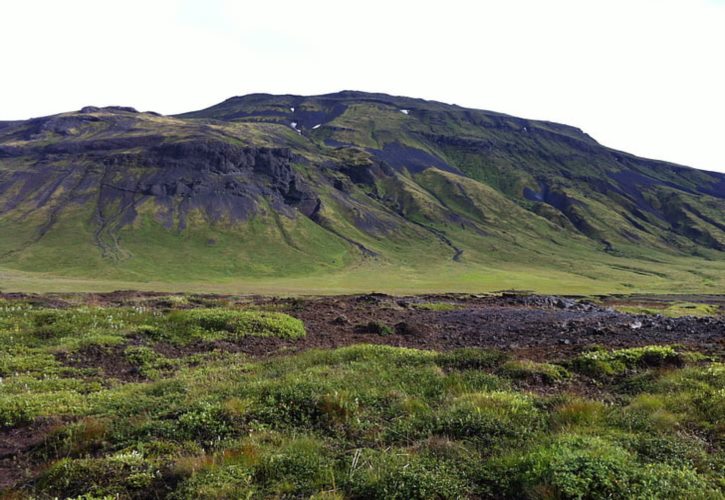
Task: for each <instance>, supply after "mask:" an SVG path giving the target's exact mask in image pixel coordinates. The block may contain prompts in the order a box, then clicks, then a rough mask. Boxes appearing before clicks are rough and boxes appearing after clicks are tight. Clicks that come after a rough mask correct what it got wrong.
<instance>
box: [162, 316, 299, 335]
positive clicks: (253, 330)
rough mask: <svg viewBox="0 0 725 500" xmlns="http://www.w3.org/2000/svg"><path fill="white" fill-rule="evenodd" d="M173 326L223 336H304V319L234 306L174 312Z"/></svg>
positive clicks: (190, 331) (194, 332)
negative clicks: (237, 308)
mask: <svg viewBox="0 0 725 500" xmlns="http://www.w3.org/2000/svg"><path fill="white" fill-rule="evenodd" d="M168 322H169V323H170V325H169V327H170V328H176V329H177V330H180V331H178V332H177V336H178V334H184V333H185V334H192V335H193V334H197V335H198V334H202V336H203V333H204V332H208V333H218V334H222V335H223V336H229V335H230V334H231V335H233V336H246V335H249V336H254V337H280V338H289V339H295V338H300V337H304V336H305V334H306V332H305V327H304V324H303V323H302V321H300V320H298V319H297V318H293V317H292V316H289V315H287V314H284V313H279V312H269V311H250V310H243V311H242V310H235V309H190V310H181V311H173V312H171V313H170V314H169V316H168Z"/></svg>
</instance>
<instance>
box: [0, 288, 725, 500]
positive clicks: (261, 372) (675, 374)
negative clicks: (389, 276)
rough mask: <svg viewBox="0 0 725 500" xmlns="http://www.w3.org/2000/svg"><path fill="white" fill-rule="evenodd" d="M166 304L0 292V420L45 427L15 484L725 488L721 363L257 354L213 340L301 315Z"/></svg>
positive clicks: (468, 352)
mask: <svg viewBox="0 0 725 500" xmlns="http://www.w3.org/2000/svg"><path fill="white" fill-rule="evenodd" d="M155 300H157V304H165V305H169V304H172V303H175V304H172V305H173V306H174V307H172V308H170V309H167V308H166V307H163V308H154V307H149V306H146V305H142V304H143V302H139V305H138V306H136V307H117V308H114V307H89V306H79V307H73V308H68V309H49V308H37V307H34V306H32V305H31V304H30V303H24V302H22V301H13V302H12V303H10V302H5V303H2V304H0V350H1V354H2V355H1V356H0V377H2V382H1V383H0V427H1V429H0V432H6V431H11V430H12V429H20V430H22V429H25V428H26V427H27V426H30V427H27V428H32V429H35V430H34V431H33V434H36V435H37V437H36V436H34V438H33V440H32V442H31V441H28V444H27V446H26V447H23V445H22V443H20V444H19V445H18V446H20V447H19V448H18V449H19V450H20V451H21V452H22V454H23V456H25V457H27V459H28V460H29V462H28V464H30V465H29V466H28V467H27V468H21V469H19V470H18V472H17V475H16V476H14V481H13V482H14V483H15V484H14V486H12V487H11V489H10V490H8V491H6V492H5V493H7V495H10V496H11V497H14V498H25V497H27V498H44V497H54V496H58V497H70V498H74V497H83V498H104V497H114V498H116V497H117V498H149V497H155V498H177V499H182V498H256V497H277V498H279V497H285V498H293V497H294V498H296V497H309V498H318V499H322V498H326V499H336V498H400V499H414V498H421V499H423V498H461V497H464V498H465V497H470V498H521V497H522V495H523V496H524V497H526V498H542V499H544V498H624V497H626V498H712V499H717V498H722V497H723V494H725V483H723V481H722V470H723V467H724V466H725V452H724V451H723V449H722V444H723V437H724V436H723V427H722V422H724V421H725V413H724V412H725V405H723V391H725V365H723V364H722V362H720V361H717V360H715V359H713V358H712V357H706V356H703V355H700V354H697V353H691V352H687V351H683V350H682V349H679V348H676V347H671V346H649V347H642V348H633V349H621V350H603V349H600V350H592V351H589V352H585V353H583V354H580V355H577V356H574V357H572V358H571V359H565V360H559V361H549V362H534V361H530V360H527V359H520V358H516V357H512V356H511V355H507V354H505V353H502V352H499V351H495V350H486V349H472V348H467V349H459V350H453V351H449V352H441V353H437V352H432V351H425V350H415V349H406V348H396V347H387V346H373V345H358V346H351V347H344V348H339V349H333V350H310V351H306V352H302V353H298V354H292V355H286V356H276V357H274V358H269V359H254V358H251V357H249V356H247V355H245V354H243V353H238V352H234V350H233V349H227V348H224V347H220V346H219V345H217V344H215V342H218V341H219V340H220V339H223V340H224V342H227V344H224V345H226V346H229V345H233V342H235V341H238V340H240V339H241V338H242V337H240V336H244V335H257V336H281V337H284V338H296V337H299V336H301V335H304V329H303V328H302V325H301V323H300V322H299V321H298V320H295V319H294V318H291V317H290V316H286V315H284V314H282V313H278V312H269V311H254V310H249V309H231V308H229V307H224V304H223V303H221V302H219V301H211V300H209V303H210V305H212V307H211V308H206V309H205V308H189V307H192V306H193V305H195V304H196V300H197V299H195V298H188V299H184V300H181V299H178V298H177V299H170V298H163V297H161V298H158V299H155ZM94 353H97V354H98V355H97V356H95V357H94V356H92V354H94ZM130 374H133V376H132V377H131V376H129V375H130ZM593 387H596V390H595V391H592V392H590V389H591V388H593ZM587 394H590V395H587ZM15 435H17V436H21V435H23V433H22V432H20V433H17V434H15ZM38 438H39V439H38ZM8 470H9V469H8Z"/></svg>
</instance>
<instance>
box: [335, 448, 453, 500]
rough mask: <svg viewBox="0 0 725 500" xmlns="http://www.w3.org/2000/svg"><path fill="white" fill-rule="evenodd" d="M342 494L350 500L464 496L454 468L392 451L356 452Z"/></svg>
mask: <svg viewBox="0 0 725 500" xmlns="http://www.w3.org/2000/svg"><path fill="white" fill-rule="evenodd" d="M344 490H345V491H346V492H347V493H349V495H350V496H352V497H353V498H386V499H391V500H395V499H399V500H414V499H421V500H423V499H426V500H427V499H430V498H437V499H446V498H462V497H465V496H467V484H466V480H465V477H463V475H462V474H461V473H460V471H458V470H457V469H456V468H455V467H453V466H450V465H448V464H446V463H445V462H441V461H434V460H430V459H428V458H426V457H421V456H419V455H416V454H413V453H410V452H406V451H404V450H395V449H393V450H390V451H388V452H378V451H374V450H364V451H362V452H357V453H356V455H354V456H353V458H352V466H351V468H350V472H349V476H348V479H347V481H346V482H345V485H344Z"/></svg>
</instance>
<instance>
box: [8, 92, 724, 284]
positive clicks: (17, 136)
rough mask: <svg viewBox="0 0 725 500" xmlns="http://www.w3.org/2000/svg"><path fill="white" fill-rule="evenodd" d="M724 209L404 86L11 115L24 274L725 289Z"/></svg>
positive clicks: (572, 135)
mask: <svg viewBox="0 0 725 500" xmlns="http://www.w3.org/2000/svg"><path fill="white" fill-rule="evenodd" d="M723 214H725V174H719V173H716V172H707V171H703V170H697V169H693V168H691V167H686V166H681V165H676V164H672V163H668V162H663V161H660V160H648V159H644V158H639V157H637V156H634V155H630V154H628V153H625V152H621V151H617V150H614V149H611V148H607V147H606V146H602V145H600V144H599V143H598V142H597V141H596V140H595V139H593V138H591V137H590V136H589V135H587V134H586V133H584V132H583V131H582V130H580V129H578V128H576V127H571V126H569V125H564V124H556V123H552V122H546V121H537V120H528V119H523V118H517V117H514V116H510V115H505V114H502V113H496V112H491V111H485V110H473V109H467V108H463V107H460V106H456V105H449V104H445V103H440V102H436V101H426V100H422V99H414V98H408V97H396V96H389V95H387V94H379V93H375V94H372V93H365V92H357V91H342V92H338V93H332V94H322V95H319V96H295V95H272V94H250V95H246V96H235V97H231V98H229V99H227V100H225V101H223V102H221V103H218V104H216V105H213V106H210V107H208V108H205V109H202V110H198V111H192V112H188V113H182V114H178V115H172V116H164V115H160V114H158V113H154V112H138V111H136V110H135V109H133V108H129V107H123V106H112V107H104V108H99V107H93V106H88V107H85V108H83V109H82V110H80V111H77V112H69V113H61V114H58V115H52V116H49V117H40V118H34V119H31V120H25V121H12V122H2V123H0V269H2V268H7V269H10V270H14V271H18V272H38V271H41V272H47V273H53V274H59V275H62V276H68V277H84V276H85V277H87V276H101V277H103V278H104V279H106V278H107V279H123V280H131V281H140V282H143V281H148V280H160V281H162V282H167V281H168V282H178V281H188V280H191V281H197V280H215V279H216V280H222V281H223V280H231V281H233V280H235V279H237V280H239V279H252V280H254V279H266V278H274V279H282V278H285V277H300V276H305V277H308V278H310V279H316V278H317V277H320V276H322V275H329V274H331V273H332V274H335V273H338V274H339V273H343V274H344V273H347V272H348V271H349V270H350V269H363V268H371V269H375V268H379V267H380V266H383V267H386V268H390V269H394V270H396V269H404V270H406V276H416V270H419V271H420V273H421V275H425V274H426V273H427V272H432V271H430V269H428V268H431V269H434V268H439V267H440V266H441V265H443V266H444V267H445V266H448V264H444V263H445V262H447V261H450V262H453V263H455V265H456V266H458V267H457V268H455V269H454V270H453V272H452V274H451V272H450V270H448V271H447V272H449V274H451V275H461V276H465V275H467V274H472V275H479V274H480V273H482V272H487V271H490V270H492V269H493V270H494V271H495V270H501V271H502V270H503V269H506V268H507V267H509V268H510V267H514V272H515V266H517V265H519V266H532V265H533V266H534V268H535V269H537V270H538V271H537V272H540V273H541V274H542V276H544V275H546V274H547V273H548V272H549V271H551V272H557V273H558V272H565V273H568V274H572V275H573V278H572V283H574V282H576V281H577V280H580V279H581V280H585V281H586V282H587V283H588V285H587V286H589V285H592V286H594V285H593V283H595V282H597V281H599V282H600V284H602V286H603V287H606V286H611V288H612V289H613V290H621V289H626V288H628V287H629V285H632V286H634V287H640V286H641V285H638V284H636V283H640V282H641V278H640V277H638V276H637V273H638V272H639V273H643V272H644V273H645V275H648V276H654V277H656V280H657V282H658V283H659V284H658V286H666V283H667V282H668V281H670V282H672V283H676V282H683V281H682V280H684V282H688V283H694V284H693V285H692V286H693V287H695V288H697V287H698V286H699V285H697V284H696V283H697V281H698V280H699V281H703V280H704V283H705V285H704V286H706V287H708V288H715V289H717V288H718V287H720V286H721V285H722V279H721V278H720V277H719V274H720V267H719V266H720V265H721V264H722V262H723V255H724V254H723V251H725V226H724V225H723V223H722V222H720V221H722V220H723ZM64 239H65V241H66V242H68V244H66V245H65V246H69V247H71V248H72V249H75V250H76V251H78V252H80V254H81V255H84V256H85V258H84V259H81V260H79V258H78V256H74V255H73V253H74V251H73V250H71V251H69V250H68V249H66V248H64V245H63V240H64ZM262 248H264V249H265V250H264V251H261V252H260V249H262ZM159 255H164V256H165V260H166V262H165V263H164V264H162V265H155V266H154V265H152V264H151V262H154V261H157V260H158V256H159ZM188 258H192V259H193V260H196V261H197V262H198V263H199V269H197V270H194V269H190V268H189V266H184V265H183V261H184V259H188ZM426 261H429V262H426ZM653 261H659V262H661V263H665V264H664V265H661V266H659V267H662V268H664V269H655V268H657V267H658V266H657V265H653ZM685 262H687V264H685ZM693 263H696V264H697V265H696V266H694V267H696V269H694V270H692V269H689V270H688V268H692V267H693ZM587 267H592V268H593V269H594V271H591V272H587V271H586V269H585V268H587ZM670 267H671V268H673V269H676V271H670V270H669V269H668V268H670ZM580 268H582V269H580ZM697 268H702V269H704V271H702V270H701V269H697ZM711 268H713V269H711ZM628 269H629V270H628ZM632 269H634V270H632ZM502 272H503V271H502ZM698 272H699V273H701V274H702V273H704V274H705V275H706V276H705V277H703V276H699V275H698V274H697V273H698ZM395 273H397V271H395V272H394V273H393V274H395ZM673 273H674V274H673ZM683 273H684V274H683ZM640 276H641V274H640ZM685 277H686V278H685ZM406 279H408V278H406ZM678 280H680V281H678ZM594 287H595V288H596V286H594Z"/></svg>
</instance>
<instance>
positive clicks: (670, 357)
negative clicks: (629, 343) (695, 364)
mask: <svg viewBox="0 0 725 500" xmlns="http://www.w3.org/2000/svg"><path fill="white" fill-rule="evenodd" d="M686 359H687V357H686V356H685V355H683V353H681V352H678V351H677V350H676V349H675V348H674V347H671V346H647V347H633V348H630V349H620V350H616V351H607V350H604V349H596V350H592V351H589V352H585V353H584V354H581V355H580V356H578V357H577V358H575V359H574V360H573V361H572V363H571V365H572V368H573V369H574V370H576V371H578V372H580V373H583V374H585V375H589V376H592V377H603V376H613V375H620V374H622V373H624V372H626V371H627V370H635V369H638V368H639V369H642V368H648V367H662V366H682V365H683V364H684V363H685V360H686Z"/></svg>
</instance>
